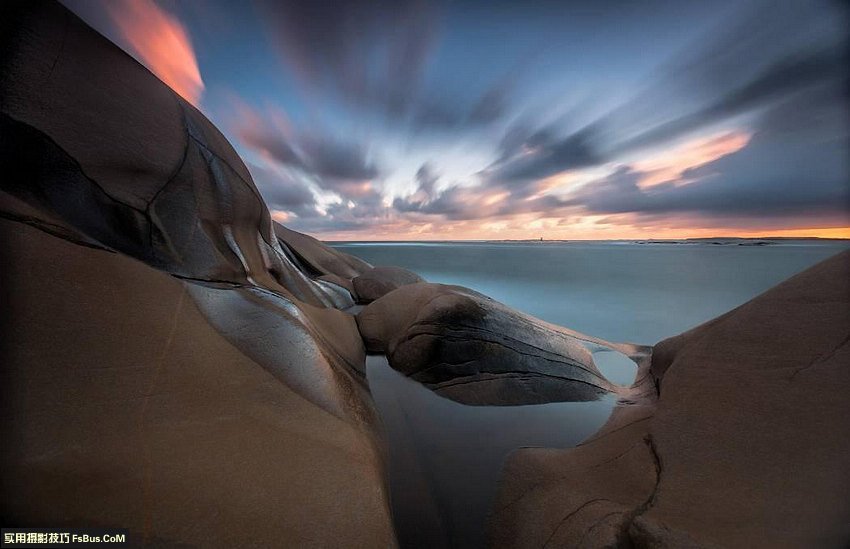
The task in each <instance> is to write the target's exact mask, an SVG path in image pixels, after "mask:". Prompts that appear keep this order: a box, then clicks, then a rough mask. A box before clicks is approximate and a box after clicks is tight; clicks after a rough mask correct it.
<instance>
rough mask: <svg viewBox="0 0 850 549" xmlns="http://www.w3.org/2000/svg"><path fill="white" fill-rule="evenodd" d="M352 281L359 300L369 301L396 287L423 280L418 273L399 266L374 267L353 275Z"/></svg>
mask: <svg viewBox="0 0 850 549" xmlns="http://www.w3.org/2000/svg"><path fill="white" fill-rule="evenodd" d="M352 282H353V284H354V292H355V293H356V294H357V297H358V299H359V301H360V302H362V303H370V302H372V301H375V300H376V299H379V298H381V297H383V296H385V295H387V294H388V293H390V292H391V291H393V290H395V289H396V288H401V287H402V286H406V285H408V284H416V283H417V282H424V280H423V278H422V277H421V276H419V275H418V274H416V273H413V272H410V271H408V270H407V269H402V268H401V267H374V268H372V269H370V270H368V271H366V272H365V273H363V274H361V275H360V276H357V277H355V278H354V280H353V281H352Z"/></svg>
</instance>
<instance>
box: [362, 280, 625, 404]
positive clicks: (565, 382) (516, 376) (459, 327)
mask: <svg viewBox="0 0 850 549" xmlns="http://www.w3.org/2000/svg"><path fill="white" fill-rule="evenodd" d="M356 280H357V279H355V282H356ZM357 324H358V326H359V328H360V333H361V334H362V336H363V339H364V341H365V342H366V347H367V349H368V350H369V351H371V352H384V353H386V355H387V359H388V361H389V363H390V365H391V366H392V367H393V368H394V369H396V370H398V371H400V372H401V373H403V374H405V375H406V376H408V377H410V378H411V379H414V380H416V381H418V382H420V383H422V384H424V385H426V386H427V387H429V388H431V389H432V390H434V391H435V392H437V393H438V394H440V395H442V396H445V397H447V398H450V399H452V400H456V401H458V402H462V403H464V404H481V405H484V404H487V405H514V404H531V403H542V402H557V401H582V400H595V399H597V398H599V397H600V396H602V395H604V394H606V393H608V392H611V391H613V390H614V387H613V386H612V385H611V384H610V383H609V382H608V381H607V380H606V379H605V378H604V377H603V376H602V374H601V373H599V371H598V370H597V369H596V367H595V366H594V364H593V357H592V355H591V352H590V351H589V350H588V348H587V346H586V344H587V343H594V344H598V343H602V342H600V341H599V340H596V339H593V338H586V337H585V336H582V335H581V334H577V333H576V332H572V331H570V330H566V329H563V328H560V327H558V326H554V325H551V324H548V323H545V322H543V321H541V320H539V319H536V318H534V317H531V316H528V315H525V314H522V313H520V312H518V311H515V310H513V309H510V308H508V307H506V306H504V305H502V304H501V303H499V302H497V301H495V300H493V299H491V298H489V297H487V296H485V295H482V294H480V293H478V292H474V291H472V290H469V289H466V288H462V287H459V286H445V285H442V284H429V283H425V282H422V283H418V284H411V285H406V286H402V287H400V288H398V289H396V290H394V291H392V292H390V293H388V294H387V295H385V296H383V297H382V298H380V299H378V300H377V301H374V302H372V303H371V304H369V305H367V306H366V307H365V308H364V309H363V310H362V311H360V313H359V314H358V315H357Z"/></svg>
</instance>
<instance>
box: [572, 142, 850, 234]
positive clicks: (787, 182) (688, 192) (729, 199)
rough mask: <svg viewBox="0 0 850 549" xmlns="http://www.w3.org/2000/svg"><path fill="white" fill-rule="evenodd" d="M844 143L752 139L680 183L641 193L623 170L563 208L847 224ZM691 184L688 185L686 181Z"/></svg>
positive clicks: (631, 173)
mask: <svg viewBox="0 0 850 549" xmlns="http://www.w3.org/2000/svg"><path fill="white" fill-rule="evenodd" d="M849 145H850V140H848V139H847V138H846V136H845V137H844V138H837V139H832V140H830V141H827V142H820V143H804V144H794V145H789V144H787V143H782V142H777V141H776V140H773V139H770V138H766V137H765V136H760V135H758V134H757V135H756V136H755V137H754V138H753V140H752V141H750V143H749V144H748V145H747V146H746V147H744V148H742V149H740V150H738V151H736V152H734V153H731V154H728V155H725V156H722V157H720V158H718V159H716V160H714V161H711V162H708V163H705V164H702V165H700V166H697V167H694V168H692V169H689V170H685V171H684V172H683V173H682V178H681V180H679V181H670V182H667V183H661V184H658V185H654V186H651V187H645V188H641V187H640V186H639V182H640V181H641V180H642V179H643V178H645V177H646V175H647V174H646V173H644V172H640V171H637V170H634V169H633V168H632V167H630V166H623V167H620V168H619V169H618V170H616V171H615V172H614V173H613V174H611V175H610V176H608V177H606V178H603V179H601V180H598V181H595V182H593V183H590V184H588V185H586V186H585V187H583V188H581V189H579V190H578V191H576V192H574V193H573V194H572V195H570V196H569V197H568V198H567V199H566V200H565V203H567V204H571V205H578V206H582V207H583V208H584V209H585V210H586V211H587V212H591V213H597V214H598V213H605V214H615V213H637V214H645V215H655V214H675V213H696V214H700V215H702V216H707V217H711V216H715V217H716V216H721V217H722V216H737V217H746V218H771V217H782V216H789V217H793V216H797V217H803V216H809V217H815V218H816V217H820V216H829V217H831V218H833V219H835V218H839V219H844V222H847V221H850V219H848V217H850V215H848V212H850V186H848V181H847V174H848V164H847V160H846V159H845V157H844V156H843V151H846V150H847V147H848V146H849ZM688 181H692V182H688Z"/></svg>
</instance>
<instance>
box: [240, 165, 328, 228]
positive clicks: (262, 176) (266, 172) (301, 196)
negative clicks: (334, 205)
mask: <svg viewBox="0 0 850 549" xmlns="http://www.w3.org/2000/svg"><path fill="white" fill-rule="evenodd" d="M248 169H249V170H250V172H251V176H252V177H253V178H254V183H256V185H257V189H258V190H259V191H260V194H261V195H262V196H263V199H264V200H265V201H266V205H267V206H268V207H269V209H270V210H272V211H275V210H277V211H283V212H291V213H293V214H295V215H297V216H299V217H312V216H316V215H319V214H320V212H319V210H318V207H317V203H316V197H315V195H314V194H313V192H312V191H311V190H310V188H309V187H308V186H307V185H306V184H304V183H303V182H301V181H298V180H297V179H294V178H292V177H289V176H288V175H287V174H285V173H282V172H281V171H280V170H275V169H274V168H268V167H262V166H259V165H257V164H248Z"/></svg>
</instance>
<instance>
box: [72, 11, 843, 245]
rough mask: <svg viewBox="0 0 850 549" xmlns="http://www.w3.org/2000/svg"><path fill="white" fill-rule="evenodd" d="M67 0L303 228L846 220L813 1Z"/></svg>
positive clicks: (794, 231)
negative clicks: (608, 4)
mask: <svg viewBox="0 0 850 549" xmlns="http://www.w3.org/2000/svg"><path fill="white" fill-rule="evenodd" d="M65 3H66V5H68V7H69V8H71V9H72V10H73V11H75V12H76V13H78V14H79V15H81V16H82V17H83V18H84V19H86V20H87V21H88V22H89V23H90V24H92V25H93V26H95V28H97V29H98V30H99V31H101V32H103V33H104V34H105V35H106V36H107V37H109V38H111V39H112V40H114V41H116V43H118V44H119V45H120V46H122V47H123V48H124V49H125V50H126V51H128V52H129V53H130V54H131V55H134V56H136V58H137V59H138V60H139V61H140V62H142V63H143V64H145V65H146V66H147V67H148V68H150V70H151V71H152V72H154V73H155V74H156V75H157V76H159V77H160V79H162V80H163V81H164V82H165V83H166V84H168V85H169V86H171V87H172V88H173V89H174V90H175V91H176V92H177V93H179V94H180V95H181V96H183V97H185V98H186V99H187V100H188V101H190V102H191V103H193V104H194V105H195V106H197V107H198V108H199V109H201V110H202V111H203V112H204V113H205V114H206V115H207V116H208V117H210V119H211V120H212V121H213V122H214V123H215V124H216V125H217V126H218V127H219V128H220V129H221V130H222V131H223V132H224V133H225V135H226V136H227V137H228V139H229V140H230V141H231V143H232V144H233V145H234V147H235V148H236V149H237V151H238V152H239V154H240V156H241V157H242V158H243V159H244V161H245V163H246V165H247V166H248V169H249V170H250V172H251V174H252V175H253V177H254V180H255V183H256V185H257V188H258V189H259V191H260V192H261V193H262V196H263V197H264V199H265V201H266V203H267V205H268V207H269V209H270V210H271V211H272V214H273V218H274V219H276V220H277V221H279V222H281V223H285V224H287V226H289V227H291V228H293V229H295V230H298V231H302V232H306V233H309V234H312V235H314V236H316V237H318V238H322V239H326V240H361V241H363V240H526V239H528V240H537V239H539V238H541V237H542V238H543V239H545V240H604V239H681V238H705V237H715V236H716V237H732V236H739V237H767V236H777V237H792V236H793V237H823V238H850V160H848V158H847V157H848V155H847V151H848V149H850V128H848V126H850V125H848V120H850V117H848V116H847V115H848V112H847V107H846V91H845V89H844V82H845V80H844V75H845V72H846V66H848V59H847V54H846V52H847V48H845V47H844V46H845V45H846V42H845V40H846V37H845V33H844V32H843V29H842V27H841V17H839V16H837V15H838V14H837V13H836V11H835V10H837V9H838V8H837V7H835V6H833V5H832V4H829V3H828V2H824V3H823V4H820V3H818V2H815V3H813V4H803V3H800V4H799V5H796V4H794V5H792V4H788V5H783V6H779V7H777V6H774V7H772V8H770V9H767V8H766V6H765V5H764V4H762V3H760V2H758V1H756V0H752V1H750V0H747V1H745V2H738V1H734V0H723V1H721V2H720V3H719V4H712V5H708V4H707V3H704V2H696V1H694V2H674V1H672V0H658V2H654V3H653V5H652V9H640V8H638V7H637V6H631V5H623V6H619V7H618V8H617V9H599V8H598V6H596V4H595V3H593V2H590V1H589V0H586V1H585V0H582V1H577V2H573V3H568V4H550V3H530V4H516V5H504V6H501V5H500V6H501V7H500V8H499V9H495V8H494V7H493V6H492V5H490V4H489V3H488V2H476V1H470V2H461V3H443V2H440V1H433V2H418V1H414V0H409V1H408V0H402V1H400V2H398V3H397V4H395V5H394V6H393V9H391V10H388V9H381V8H380V7H378V6H376V5H374V4H372V3H368V2H366V3H360V2H352V3H350V4H344V5H341V4H337V3H333V2H329V3H325V2H321V1H318V2H311V3H305V2H289V1H280V2H278V1H272V0H255V1H254V2H252V3H250V4H236V3H231V2H226V1H224V0H216V1H210V2H206V3H204V4H203V6H199V5H198V4H197V3H191V2H185V3H183V2H174V1H171V0H114V1H106V0H98V1H90V2H87V1H84V0H66V1H65ZM682 21H689V22H691V23H692V24H690V25H683V24H681V22H682Z"/></svg>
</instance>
